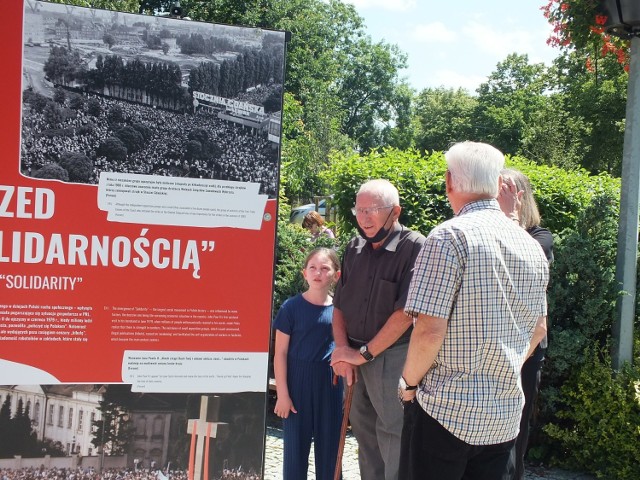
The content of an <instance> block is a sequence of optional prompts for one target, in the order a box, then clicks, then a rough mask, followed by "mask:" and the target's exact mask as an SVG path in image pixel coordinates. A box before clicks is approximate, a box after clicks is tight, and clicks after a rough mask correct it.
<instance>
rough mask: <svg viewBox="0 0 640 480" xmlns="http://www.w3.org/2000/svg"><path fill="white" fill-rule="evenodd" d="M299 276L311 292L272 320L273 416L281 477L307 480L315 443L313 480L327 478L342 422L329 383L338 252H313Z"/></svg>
mask: <svg viewBox="0 0 640 480" xmlns="http://www.w3.org/2000/svg"><path fill="white" fill-rule="evenodd" d="M302 275H303V277H304V279H305V280H306V282H307V283H308V285H309V288H308V289H307V291H306V292H304V293H302V294H298V295H296V296H294V297H292V298H289V299H288V300H286V301H285V302H284V303H283V304H282V307H281V308H280V311H279V312H278V315H277V316H276V319H275V322H274V328H275V329H276V346H275V355H274V360H273V367H274V372H275V377H276V390H277V395H278V399H277V401H276V407H275V409H274V412H275V413H276V415H278V416H279V417H281V418H282V419H283V424H284V469H283V478H284V480H306V479H307V468H308V466H309V451H310V449H311V440H312V439H313V440H314V449H315V467H316V478H317V479H320V480H325V479H326V480H331V479H333V475H334V470H335V465H336V456H337V453H338V443H339V440H340V426H341V422H342V384H341V383H340V382H339V383H338V384H337V385H334V384H333V381H332V380H333V371H332V370H331V366H330V365H329V362H330V360H331V352H332V351H333V348H334V342H333V337H332V333H331V319H332V316H333V305H332V301H333V298H332V296H331V293H330V292H331V288H332V286H333V285H334V284H335V283H336V282H337V280H338V278H339V277H340V262H339V260H338V256H337V254H336V253H335V252H334V251H333V250H332V249H329V248H316V249H314V250H313V251H312V252H311V253H310V254H309V255H308V256H307V259H306V261H305V263H304V268H303V270H302Z"/></svg>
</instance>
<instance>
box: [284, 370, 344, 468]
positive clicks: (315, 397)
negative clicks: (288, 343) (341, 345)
mask: <svg viewBox="0 0 640 480" xmlns="http://www.w3.org/2000/svg"><path fill="white" fill-rule="evenodd" d="M332 380H333V370H332V369H331V367H330V366H329V362H303V361H300V360H295V361H289V362H288V363H287V386H288V387H289V394H290V395H291V400H292V401H293V406H294V407H295V408H296V410H297V411H298V413H290V414H289V417H288V418H285V419H284V420H283V425H284V455H283V457H284V458H283V479H284V480H307V469H308V467H309V452H310V450H311V441H312V440H313V446H314V451H315V467H316V479H317V480H332V479H333V476H334V471H335V467H336V458H337V456H338V455H337V454H338V444H339V442H340V427H341V425H342V394H343V389H342V382H341V381H340V382H339V383H338V385H333V384H332Z"/></svg>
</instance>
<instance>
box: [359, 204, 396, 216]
mask: <svg viewBox="0 0 640 480" xmlns="http://www.w3.org/2000/svg"><path fill="white" fill-rule="evenodd" d="M386 208H393V205H385V206H384V207H367V208H356V207H353V208H352V209H351V213H353V214H354V215H376V214H377V213H378V212H380V210H384V209H386Z"/></svg>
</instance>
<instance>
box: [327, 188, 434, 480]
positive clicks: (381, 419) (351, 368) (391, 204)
mask: <svg viewBox="0 0 640 480" xmlns="http://www.w3.org/2000/svg"><path fill="white" fill-rule="evenodd" d="M400 212H401V208H400V198H399V195H398V190H397V189H396V187H394V186H393V185H392V184H391V183H390V182H389V181H387V180H382V179H378V180H370V181H368V182H366V183H364V184H363V185H362V186H361V187H360V190H359V191H358V194H357V195H356V204H355V207H354V208H353V214H354V215H355V217H356V221H357V224H358V231H359V232H360V236H358V237H356V238H354V239H353V240H351V242H350V243H349V245H348V246H347V248H346V250H345V253H344V257H343V259H342V276H341V277H340V280H339V281H338V285H337V287H336V293H335V297H334V301H333V303H334V310H333V336H334V339H335V342H336V349H335V350H334V352H333V355H332V357H331V365H332V366H333V369H334V371H335V373H336V374H338V375H340V376H343V377H345V379H346V381H347V384H348V385H352V384H353V383H354V382H356V377H357V382H356V383H355V385H354V387H353V388H354V391H353V392H354V393H353V403H352V407H351V413H350V417H349V418H350V420H351V426H352V428H353V433H354V435H355V437H356V439H357V440H358V460H359V464H360V476H361V478H362V479H363V480H397V479H398V468H399V460H400V436H401V434H402V415H403V411H402V407H401V406H400V404H399V403H398V401H397V399H396V398H395V397H396V386H397V383H398V376H400V373H401V371H402V366H403V364H404V361H405V358H406V354H407V346H408V342H409V335H410V327H411V322H412V320H411V318H410V317H408V316H407V315H405V313H404V306H405V302H406V299H407V293H408V291H409V283H410V282H411V273H412V271H413V264H414V262H415V259H416V257H417V256H418V253H419V252H420V249H421V247H422V245H423V243H424V241H425V238H424V236H423V235H421V234H420V233H416V232H413V231H411V230H409V229H408V228H406V227H404V226H402V225H401V224H400V223H399V221H398V218H399V217H400ZM356 372H357V373H356Z"/></svg>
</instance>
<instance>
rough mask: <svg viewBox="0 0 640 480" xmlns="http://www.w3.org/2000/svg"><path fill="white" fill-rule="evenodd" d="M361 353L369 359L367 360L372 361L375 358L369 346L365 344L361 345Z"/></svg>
mask: <svg viewBox="0 0 640 480" xmlns="http://www.w3.org/2000/svg"><path fill="white" fill-rule="evenodd" d="M360 355H362V357H363V358H364V359H365V360H366V361H367V362H371V361H372V360H373V359H374V358H376V357H374V356H373V355H371V352H370V351H369V348H367V346H366V345H363V346H361V347H360Z"/></svg>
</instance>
